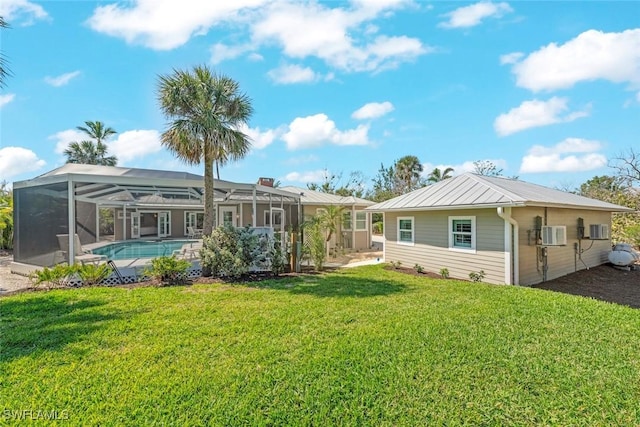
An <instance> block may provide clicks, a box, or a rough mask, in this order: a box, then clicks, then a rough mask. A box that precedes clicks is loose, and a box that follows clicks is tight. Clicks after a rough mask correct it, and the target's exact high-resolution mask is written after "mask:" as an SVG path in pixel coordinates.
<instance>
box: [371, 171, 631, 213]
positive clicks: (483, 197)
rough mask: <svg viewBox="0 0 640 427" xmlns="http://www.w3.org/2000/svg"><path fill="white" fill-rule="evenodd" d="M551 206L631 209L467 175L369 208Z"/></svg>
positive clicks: (536, 187) (539, 187)
mask: <svg viewBox="0 0 640 427" xmlns="http://www.w3.org/2000/svg"><path fill="white" fill-rule="evenodd" d="M498 206H504V207H509V206H511V207H515V206H548V207H562V208H583V209H595V210H603V211H611V212H616V211H618V212H622V211H632V209H629V208H626V207H623V206H618V205H614V204H611V203H607V202H602V201H600V200H594V199H590V198H587V197H582V196H578V195H576V194H572V193H566V192H564V191H560V190H554V189H552V188H547V187H543V186H541V185H537V184H531V183H529V182H524V181H519V180H515V179H509V178H503V177H489V176H483V175H476V174H472V173H465V174H462V175H458V176H455V177H453V178H449V179H445V180H444V181H440V182H438V183H436V184H433V185H428V186H426V187H423V188H420V189H418V190H415V191H412V192H411V193H407V194H404V195H402V196H398V197H395V198H393V199H391V200H387V201H385V202H382V203H378V204H375V205H373V206H370V207H368V208H367V210H373V211H402V210H437V209H469V208H472V209H475V208H487V207H498Z"/></svg>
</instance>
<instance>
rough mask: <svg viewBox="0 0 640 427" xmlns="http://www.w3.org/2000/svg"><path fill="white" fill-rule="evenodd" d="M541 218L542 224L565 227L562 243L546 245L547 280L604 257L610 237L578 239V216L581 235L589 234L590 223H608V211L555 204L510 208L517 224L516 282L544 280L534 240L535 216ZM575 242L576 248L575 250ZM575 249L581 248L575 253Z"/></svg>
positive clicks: (596, 263)
mask: <svg viewBox="0 0 640 427" xmlns="http://www.w3.org/2000/svg"><path fill="white" fill-rule="evenodd" d="M536 216H540V217H541V218H542V225H564V226H566V227H567V244H566V246H548V247H547V253H548V256H547V266H548V269H547V277H546V279H547V280H552V279H555V278H557V277H561V276H565V275H567V274H569V273H573V272H575V271H578V270H583V269H585V268H587V267H589V268H591V267H595V266H598V265H600V264H604V263H606V262H607V261H608V259H607V256H608V253H609V251H610V250H611V241H610V240H590V239H582V240H578V218H583V219H584V226H585V236H589V225H590V224H609V229H611V213H610V212H602V211H588V210H578V209H558V208H546V214H545V208H529V207H528V208H514V209H513V210H512V217H513V218H514V219H515V220H516V221H517V222H518V225H519V230H520V231H519V233H518V238H519V245H518V251H519V269H520V284H521V285H533V284H536V283H540V282H542V281H543V280H544V271H543V263H542V259H541V257H540V253H539V247H538V246H536V242H535V241H534V240H535V233H534V228H535V217H536ZM545 217H546V222H545ZM576 245H578V246H577V247H578V251H576ZM579 252H582V253H581V254H579Z"/></svg>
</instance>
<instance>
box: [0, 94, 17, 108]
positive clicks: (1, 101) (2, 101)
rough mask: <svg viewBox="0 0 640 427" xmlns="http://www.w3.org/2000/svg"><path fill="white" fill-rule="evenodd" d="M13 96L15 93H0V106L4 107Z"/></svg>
mask: <svg viewBox="0 0 640 427" xmlns="http://www.w3.org/2000/svg"><path fill="white" fill-rule="evenodd" d="M15 97H16V95H15V93H8V94H6V95H0V108H2V107H4V106H5V105H7V104H8V103H10V102H11V101H13V100H14V98H15Z"/></svg>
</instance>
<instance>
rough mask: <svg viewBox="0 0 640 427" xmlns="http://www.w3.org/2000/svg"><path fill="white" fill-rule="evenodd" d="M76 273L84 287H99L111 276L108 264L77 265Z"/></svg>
mask: <svg viewBox="0 0 640 427" xmlns="http://www.w3.org/2000/svg"><path fill="white" fill-rule="evenodd" d="M75 273H76V274H77V275H78V277H80V279H81V280H82V286H94V285H98V284H99V283H100V282H102V281H103V280H104V279H106V278H107V277H109V275H110V274H111V268H110V267H109V266H108V265H107V264H99V265H95V264H76V265H75Z"/></svg>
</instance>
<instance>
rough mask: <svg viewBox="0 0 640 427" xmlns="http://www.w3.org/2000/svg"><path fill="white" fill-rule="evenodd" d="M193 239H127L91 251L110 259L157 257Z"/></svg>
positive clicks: (169, 252)
mask: <svg viewBox="0 0 640 427" xmlns="http://www.w3.org/2000/svg"><path fill="white" fill-rule="evenodd" d="M193 242H195V241H194V240H164V241H160V240H157V241H153V240H146V241H129V242H118V243H112V244H110V245H107V246H102V247H100V248H96V249H94V250H93V251H92V252H93V253H94V254H98V255H106V256H107V257H108V258H109V259H111V260H120V259H135V258H157V257H160V256H170V255H171V254H172V253H173V251H175V250H178V249H180V248H182V245H184V244H187V243H193Z"/></svg>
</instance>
